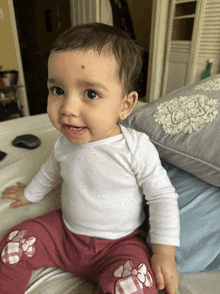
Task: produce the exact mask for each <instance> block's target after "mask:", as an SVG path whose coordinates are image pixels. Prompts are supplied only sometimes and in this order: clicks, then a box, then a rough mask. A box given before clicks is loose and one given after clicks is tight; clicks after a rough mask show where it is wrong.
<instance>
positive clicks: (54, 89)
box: [50, 87, 64, 96]
mask: <svg viewBox="0 0 220 294" xmlns="http://www.w3.org/2000/svg"><path fill="white" fill-rule="evenodd" d="M50 92H51V93H52V94H53V95H56V96H59V95H63V94H64V91H63V90H62V89H61V88H59V87H52V88H51V89H50Z"/></svg>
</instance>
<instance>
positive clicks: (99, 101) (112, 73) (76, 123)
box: [47, 50, 126, 145]
mask: <svg viewBox="0 0 220 294" xmlns="http://www.w3.org/2000/svg"><path fill="white" fill-rule="evenodd" d="M48 89H49V96H48V109H47V110H48V115H49V118H50V120H51V122H52V124H53V125H54V126H55V127H56V129H57V130H59V131H60V132H61V133H63V134H64V136H65V137H66V138H67V139H68V141H69V142H71V143H73V144H77V145H83V144H86V143H88V142H92V141H98V140H102V139H105V138H108V137H112V136H115V135H118V134H120V132H121V131H120V128H119V126H118V125H117V124H116V123H117V121H118V119H119V118H120V119H123V117H122V113H123V108H124V107H126V106H125V105H126V103H125V100H126V96H124V97H123V89H122V84H121V82H120V81H119V77H118V64H117V62H116V59H115V57H114V56H113V55H111V54H108V53H102V54H101V55H99V54H98V53H97V52H96V51H94V50H89V51H82V50H71V51H66V52H61V51H57V52H52V53H51V55H50V57H49V62H48Z"/></svg>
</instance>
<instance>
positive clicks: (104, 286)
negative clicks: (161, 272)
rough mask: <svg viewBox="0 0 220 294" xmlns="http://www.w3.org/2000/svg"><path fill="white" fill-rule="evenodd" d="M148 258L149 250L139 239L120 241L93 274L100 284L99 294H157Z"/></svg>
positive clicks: (129, 238) (123, 239)
mask: <svg viewBox="0 0 220 294" xmlns="http://www.w3.org/2000/svg"><path fill="white" fill-rule="evenodd" d="M150 259H151V253H150V251H149V250H148V248H147V246H146V244H145V243H144V241H142V240H141V238H139V237H138V236H134V235H133V236H130V237H128V238H122V239H119V241H118V242H116V243H115V245H114V246H113V247H112V248H111V250H110V251H109V252H108V253H107V254H106V256H104V257H103V258H102V260H100V262H99V263H98V264H97V267H96V269H94V272H93V274H92V276H93V277H92V278H93V279H95V280H96V281H98V282H99V286H100V288H101V290H100V292H99V294H103V293H111V294H143V293H150V294H157V293H158V290H157V286H156V282H155V279H154V276H153V272H152V269H151V265H150ZM95 275H97V276H96V278H94V277H95Z"/></svg>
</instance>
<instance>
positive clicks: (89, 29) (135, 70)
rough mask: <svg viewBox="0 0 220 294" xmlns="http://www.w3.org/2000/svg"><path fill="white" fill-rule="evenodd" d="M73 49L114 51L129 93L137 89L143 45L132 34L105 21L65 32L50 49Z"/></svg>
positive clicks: (124, 84) (52, 50)
mask: <svg viewBox="0 0 220 294" xmlns="http://www.w3.org/2000/svg"><path fill="white" fill-rule="evenodd" d="M74 49H76V50H77V49H82V50H89V49H94V50H96V51H97V52H98V53H99V54H101V52H102V50H106V49H107V50H109V52H112V53H113V54H114V56H115V58H116V61H117V63H118V68H119V72H118V76H119V79H120V81H121V82H122V84H123V89H124V91H125V93H126V94H129V93H130V92H132V91H138V78H139V76H140V72H141V69H142V52H143V51H142V48H141V47H140V46H139V45H137V44H136V43H135V41H134V40H132V39H131V38H130V36H129V35H128V34H127V33H126V32H124V31H122V30H120V29H118V28H116V27H113V26H109V25H106V24H102V23H92V24H91V23H90V24H83V25H79V26H76V27H72V28H70V29H68V30H67V31H65V32H64V33H62V34H61V35H60V36H59V37H58V38H57V40H56V41H55V43H54V44H53V46H52V49H51V52H54V51H69V50H74Z"/></svg>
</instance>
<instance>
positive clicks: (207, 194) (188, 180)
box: [147, 160, 220, 273]
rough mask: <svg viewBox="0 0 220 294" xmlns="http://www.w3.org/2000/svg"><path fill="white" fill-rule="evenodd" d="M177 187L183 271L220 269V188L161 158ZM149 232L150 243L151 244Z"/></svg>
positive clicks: (180, 268) (179, 257)
mask: <svg viewBox="0 0 220 294" xmlns="http://www.w3.org/2000/svg"><path fill="white" fill-rule="evenodd" d="M161 162H162V165H163V167H164V168H165V169H166V170H167V173H168V176H169V178H170V180H171V182H172V184H173V186H174V187H175V189H176V192H177V194H178V195H179V197H178V206H179V211H180V247H176V264H177V268H178V271H179V273H196V272H199V271H213V270H220V258H219V257H220V246H219V244H220V188H219V187H215V186H213V185H210V184H208V183H206V182H204V181H202V180H200V179H198V178H196V177H195V176H193V175H191V174H189V173H187V172H185V171H183V170H181V169H179V168H177V167H175V166H173V165H172V164H170V163H168V162H166V161H164V160H161ZM149 240H150V238H149V236H148V237H147V244H148V245H149V246H150V247H151V243H150V241H149Z"/></svg>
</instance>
